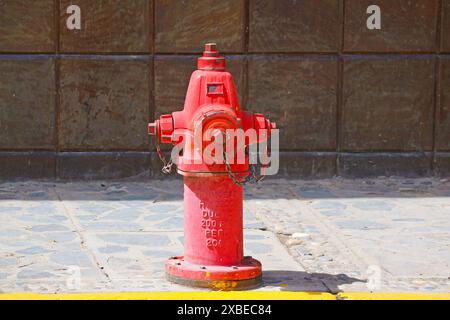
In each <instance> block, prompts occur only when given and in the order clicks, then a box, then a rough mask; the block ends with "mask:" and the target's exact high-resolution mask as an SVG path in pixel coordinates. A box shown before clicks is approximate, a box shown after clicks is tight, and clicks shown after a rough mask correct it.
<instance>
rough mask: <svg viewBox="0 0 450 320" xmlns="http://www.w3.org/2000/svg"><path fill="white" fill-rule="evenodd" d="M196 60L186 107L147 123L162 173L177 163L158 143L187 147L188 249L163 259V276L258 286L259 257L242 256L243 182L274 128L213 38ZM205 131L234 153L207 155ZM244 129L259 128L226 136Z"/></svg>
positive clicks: (218, 286)
mask: <svg viewBox="0 0 450 320" xmlns="http://www.w3.org/2000/svg"><path fill="white" fill-rule="evenodd" d="M197 65H198V70H196V71H194V73H193V74H192V76H191V79H190V82H189V87H188V90H187V95H186V100H185V105H184V109H183V111H177V112H173V113H172V114H165V115H162V116H161V117H160V118H159V119H158V120H156V121H155V122H153V123H150V124H149V126H148V132H149V134H150V135H155V136H156V139H157V151H158V155H159V156H160V158H161V160H162V161H163V163H164V168H163V171H164V172H170V171H171V167H172V164H173V163H172V159H171V160H170V161H167V160H165V156H164V154H163V153H162V151H161V149H160V148H159V143H172V144H174V146H175V147H179V146H182V147H183V148H182V152H181V154H180V152H178V155H179V159H178V161H177V171H178V173H179V174H181V175H182V176H183V180H184V231H185V236H184V255H183V256H180V257H172V258H170V259H169V260H168V261H167V262H166V275H167V278H168V279H169V280H170V281H173V282H176V283H180V284H184V285H188V286H195V287H204V288H211V289H215V290H239V289H248V288H253V287H255V286H258V285H259V284H260V283H261V263H260V262H259V261H257V260H255V259H253V258H252V257H245V256H244V249H243V247H244V246H243V242H244V241H243V217H242V212H243V185H244V184H245V183H246V182H248V181H251V179H250V178H253V176H252V175H251V174H250V171H251V170H250V169H251V168H252V169H253V167H251V166H250V160H249V154H248V152H249V146H250V145H252V146H254V145H256V144H258V143H259V142H265V141H266V140H267V139H268V137H269V136H270V133H271V130H273V129H275V128H276V126H275V124H274V123H272V122H270V121H269V120H268V119H267V118H266V117H265V116H264V115H262V114H257V113H251V112H247V111H242V110H241V107H240V105H239V99H238V95H237V92H236V89H235V87H234V81H233V78H232V76H231V74H230V73H229V72H227V71H226V70H225V59H224V58H223V57H221V56H219V53H218V51H217V50H216V45H215V44H212V43H210V44H206V45H205V51H204V52H203V56H202V57H200V58H199V59H198V64H197ZM208 130H209V131H210V132H215V135H214V141H216V139H218V138H222V139H224V140H225V141H224V140H222V142H221V143H223V144H224V146H225V144H227V143H228V142H231V146H232V147H233V148H234V150H233V153H232V156H230V158H229V157H228V154H226V152H225V149H224V151H223V152H221V151H220V152H219V153H217V154H215V155H216V156H217V155H220V156H223V162H220V161H216V160H214V161H213V162H208V161H204V153H202V152H201V151H204V149H207V148H208V146H207V147H206V148H204V146H205V144H207V142H208V141H210V140H208V138H206V137H205V136H206V133H207V132H208ZM239 130H241V131H243V132H247V131H251V132H252V133H254V135H253V136H251V137H249V138H248V139H247V138H245V139H244V140H245V142H244V143H243V144H242V145H241V146H240V147H238V143H237V142H236V141H233V140H231V138H230V136H229V132H230V131H231V132H236V131H239ZM203 133H205V134H203ZM236 139H237V138H236ZM227 146H228V144H227ZM238 149H242V150H244V151H246V152H247V153H246V154H245V155H244V157H243V159H244V161H237V159H238V155H237V152H236V151H237V150H238ZM227 151H228V150H227ZM221 153H223V155H222V154H221ZM199 159H200V160H201V161H198V160H199ZM241 159H242V158H241ZM230 160H231V161H230ZM252 172H253V173H254V172H255V171H252ZM256 181H257V180H256Z"/></svg>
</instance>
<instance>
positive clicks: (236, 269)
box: [166, 256, 262, 290]
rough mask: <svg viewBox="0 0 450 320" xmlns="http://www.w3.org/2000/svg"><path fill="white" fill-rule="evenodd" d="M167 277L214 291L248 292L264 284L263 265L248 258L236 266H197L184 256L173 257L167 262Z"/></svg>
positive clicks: (190, 285) (170, 279) (187, 284)
mask: <svg viewBox="0 0 450 320" xmlns="http://www.w3.org/2000/svg"><path fill="white" fill-rule="evenodd" d="M166 277H167V279H168V280H169V281H171V282H175V283H178V284H181V285H185V286H189V287H201V288H209V289H213V290H246V289H252V288H256V287H259V286H260V285H261V283H262V278H261V263H260V262H259V261H258V260H256V259H253V258H252V257H248V256H246V257H244V260H243V262H242V263H241V264H239V265H236V266H216V265H214V266H206V265H197V264H193V263H190V262H187V261H186V260H184V257H183V256H180V257H172V258H169V259H168V260H167V261H166Z"/></svg>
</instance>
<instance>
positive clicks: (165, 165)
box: [156, 142, 173, 174]
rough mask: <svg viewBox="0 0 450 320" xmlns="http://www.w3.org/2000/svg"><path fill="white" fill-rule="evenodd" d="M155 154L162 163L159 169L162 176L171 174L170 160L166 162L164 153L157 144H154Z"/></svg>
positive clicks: (171, 163)
mask: <svg viewBox="0 0 450 320" xmlns="http://www.w3.org/2000/svg"><path fill="white" fill-rule="evenodd" d="M156 153H158V157H159V159H160V160H161V161H162V163H163V167H162V169H161V171H162V173H164V174H170V173H172V166H173V162H172V159H170V160H169V161H167V160H166V156H165V155H164V151H162V150H161V147H160V146H159V142H157V143H156Z"/></svg>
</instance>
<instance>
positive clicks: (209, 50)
mask: <svg viewBox="0 0 450 320" xmlns="http://www.w3.org/2000/svg"><path fill="white" fill-rule="evenodd" d="M197 69H198V70H206V71H225V58H224V57H221V56H219V51H217V45H216V44H215V43H207V44H205V51H203V56H202V57H200V58H198V62H197Z"/></svg>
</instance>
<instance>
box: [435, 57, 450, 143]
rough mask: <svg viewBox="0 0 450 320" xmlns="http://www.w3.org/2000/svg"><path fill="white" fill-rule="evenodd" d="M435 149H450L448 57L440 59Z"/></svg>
mask: <svg viewBox="0 0 450 320" xmlns="http://www.w3.org/2000/svg"><path fill="white" fill-rule="evenodd" d="M439 67H440V72H439V75H440V79H439V100H438V101H439V104H438V108H437V119H436V121H437V123H436V132H437V137H436V149H437V150H438V151H450V59H443V60H441V61H440V66H439Z"/></svg>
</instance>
